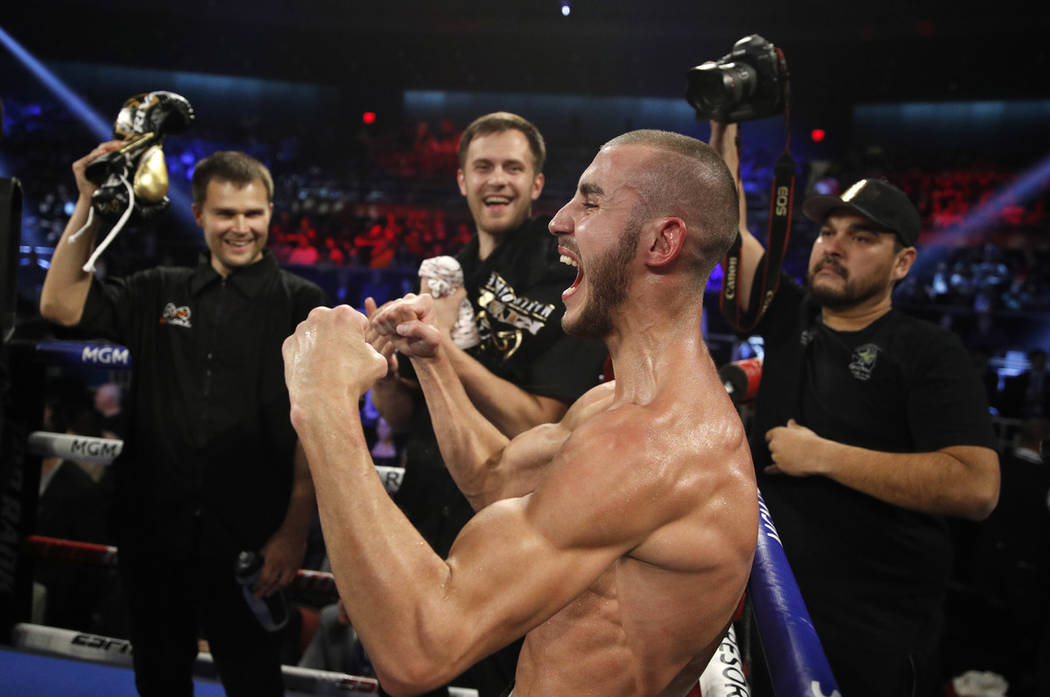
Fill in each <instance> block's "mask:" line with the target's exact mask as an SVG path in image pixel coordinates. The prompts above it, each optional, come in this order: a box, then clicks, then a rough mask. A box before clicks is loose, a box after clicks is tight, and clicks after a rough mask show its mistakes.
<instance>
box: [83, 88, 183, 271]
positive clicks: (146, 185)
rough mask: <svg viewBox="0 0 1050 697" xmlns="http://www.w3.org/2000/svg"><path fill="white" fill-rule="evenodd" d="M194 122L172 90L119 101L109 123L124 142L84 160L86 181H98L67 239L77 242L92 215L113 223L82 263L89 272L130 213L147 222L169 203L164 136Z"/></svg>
mask: <svg viewBox="0 0 1050 697" xmlns="http://www.w3.org/2000/svg"><path fill="white" fill-rule="evenodd" d="M193 120H194V113H193V107H192V106H191V105H190V103H189V101H187V100H186V98H185V97H183V96H181V95H178V94H175V93H174V92H144V93H143V94H137V95H135V96H134V97H131V98H130V99H128V100H127V101H126V102H124V106H123V107H121V109H120V113H118V114H117V119H116V121H115V122H114V123H113V135H114V136H115V137H116V138H118V139H120V140H123V141H124V144H123V145H121V146H120V147H119V148H117V149H116V150H112V151H110V152H107V153H106V154H105V155H102V156H101V157H98V158H96V159H94V160H92V161H91V162H89V163H88V165H87V168H86V169H85V171H84V174H85V176H86V177H87V179H88V181H90V182H92V183H94V184H96V185H98V189H96V190H95V193H94V194H93V195H92V196H91V208H90V209H89V210H88V220H87V223H86V224H85V225H84V227H82V228H81V229H80V230H78V231H77V232H76V233H74V234H73V235H71V236H70V238H69V240H70V241H71V242H72V241H74V240H76V239H77V238H78V237H79V236H80V235H81V233H83V232H84V231H85V230H87V229H88V227H90V225H91V223H92V222H93V220H94V216H95V215H96V214H97V215H98V216H99V217H101V218H103V219H105V220H108V221H115V222H114V225H113V227H112V229H111V230H110V231H109V234H107V235H106V237H105V239H104V240H103V241H102V243H101V244H99V245H98V246H97V247H96V248H95V251H94V252H93V253H92V254H91V257H90V258H89V259H88V260H87V263H85V264H84V267H83V268H84V271H89V272H90V271H94V269H95V261H97V260H98V258H99V256H101V254H102V252H103V251H104V250H105V249H106V247H108V246H109V245H110V243H111V242H112V241H113V240H114V239H115V238H116V236H117V234H118V233H119V232H120V231H121V230H122V229H123V228H124V225H125V224H126V223H127V222H128V219H129V218H130V217H131V215H132V214H133V213H137V214H138V216H139V218H140V219H142V220H148V219H150V218H152V217H153V216H155V215H157V214H159V213H161V212H163V211H165V210H167V209H168V207H169V206H170V205H171V202H170V201H169V200H168V195H167V194H168V167H167V163H166V162H165V161H164V150H163V149H162V148H163V143H164V137H165V136H166V135H169V134H171V133H182V132H183V131H185V130H187V129H189V127H190V124H192V123H193Z"/></svg>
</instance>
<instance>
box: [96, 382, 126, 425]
mask: <svg viewBox="0 0 1050 697" xmlns="http://www.w3.org/2000/svg"><path fill="white" fill-rule="evenodd" d="M123 399H124V389H123V388H122V387H121V386H120V385H118V384H116V383H115V382H107V383H104V384H102V385H99V386H98V387H97V388H96V389H95V400H94V401H95V411H97V412H98V413H99V415H101V416H102V436H103V437H104V438H123V437H124V434H125V432H126V428H125V422H126V421H127V415H126V414H124V413H123V411H122V402H123Z"/></svg>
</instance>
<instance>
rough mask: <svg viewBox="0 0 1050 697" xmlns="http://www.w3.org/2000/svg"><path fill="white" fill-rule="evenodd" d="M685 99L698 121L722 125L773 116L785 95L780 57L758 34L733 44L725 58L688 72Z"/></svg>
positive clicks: (784, 72)
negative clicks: (709, 121)
mask: <svg viewBox="0 0 1050 697" xmlns="http://www.w3.org/2000/svg"><path fill="white" fill-rule="evenodd" d="M688 77H689V87H688V90H687V91H686V99H687V100H688V101H689V103H690V104H691V105H692V106H693V108H694V109H696V116H697V118H699V119H712V120H714V121H722V122H724V123H734V122H738V121H749V120H752V119H761V118H765V117H767V116H773V115H774V114H777V113H778V112H781V111H783V110H784V104H785V102H786V101H787V93H788V79H787V78H788V71H787V61H786V60H785V59H784V54H783V52H782V51H780V50H779V49H778V48H777V47H775V46H774V45H773V44H771V43H769V42H768V41H766V40H765V39H763V38H762V37H761V36H759V35H758V34H751V35H750V36H745V37H744V38H742V39H740V40H739V41H737V42H736V43H735V44H733V50H732V52H730V53H729V55H726V56H723V57H722V58H720V59H718V60H717V61H707V62H706V63H702V64H700V65H698V66H696V67H695V68H693V69H691V70H690V71H689V75H688Z"/></svg>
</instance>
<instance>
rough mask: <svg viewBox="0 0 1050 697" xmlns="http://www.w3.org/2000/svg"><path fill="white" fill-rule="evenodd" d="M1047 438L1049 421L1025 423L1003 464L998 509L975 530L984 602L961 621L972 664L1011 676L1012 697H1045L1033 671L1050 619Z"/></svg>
mask: <svg viewBox="0 0 1050 697" xmlns="http://www.w3.org/2000/svg"><path fill="white" fill-rule="evenodd" d="M1048 436H1050V421H1047V420H1046V419H1027V420H1026V421H1025V423H1024V425H1023V426H1022V427H1021V430H1020V433H1019V438H1018V443H1017V445H1016V447H1014V448H1012V449H1011V450H1010V451H1009V452H1008V453H1006V454H1005V456H1004V457H1003V458H1002V460H1001V463H1000V464H1001V468H1002V483H1001V487H1000V492H999V505H998V507H997V508H996V509H995V511H994V512H993V513H992V515H991V516H989V517H988V519H987V520H985V521H984V522H982V523H981V524H980V525H979V526H978V527H977V534H976V539H975V541H974V544H973V549H972V553H971V555H970V558H969V560H968V561H969V575H970V577H971V578H972V583H973V586H974V589H975V590H976V591H977V594H978V597H979V598H980V601H981V603H983V604H986V605H985V606H984V607H973V606H971V607H970V608H968V610H970V611H971V612H970V613H968V614H967V616H966V617H965V618H964V619H963V621H964V622H969V623H970V627H969V629H970V631H971V632H972V633H973V635H974V636H973V637H972V638H971V640H972V641H974V642H975V643H976V645H975V646H973V647H972V651H973V656H972V658H971V660H972V661H975V664H973V665H971V666H970V667H972V668H979V669H981V670H993V671H995V672H997V673H1000V674H1002V675H1003V676H1005V677H1006V679H1007V680H1008V682H1009V684H1010V694H1011V695H1045V694H1047V693H1046V692H1045V689H1044V690H1043V691H1040V689H1039V688H1037V687H1036V676H1035V671H1036V666H1037V664H1038V663H1037V658H1036V652H1037V646H1038V643H1039V637H1040V632H1041V631H1042V630H1043V628H1044V627H1045V626H1046V623H1047V621H1048V619H1050V510H1048V508H1047V495H1048V493H1050V467H1048V466H1047V464H1046V463H1045V462H1043V460H1042V458H1041V457H1040V453H1039V444H1040V442H1041V441H1043V440H1045V439H1046V438H1047V437H1048ZM974 624H977V625H978V626H974ZM1043 687H1044V688H1045V687H1046V686H1043Z"/></svg>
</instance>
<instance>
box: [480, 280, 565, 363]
mask: <svg viewBox="0 0 1050 697" xmlns="http://www.w3.org/2000/svg"><path fill="white" fill-rule="evenodd" d="M478 306H479V307H480V308H481V310H480V311H479V312H478V314H477V317H476V318H475V319H476V320H477V323H478V334H479V335H480V338H481V344H482V347H483V348H485V349H495V350H496V351H498V352H499V353H501V354H502V355H503V359H504V360H506V359H507V358H510V357H511V356H512V355H514V353H515V352H516V351H517V350H518V348H520V347H521V342H522V338H523V332H528V333H529V334H532V335H533V336H535V335H536V334H538V333H539V332H540V330H541V329H543V328H544V327H545V326H547V320H548V319H550V316H551V315H552V314H553V313H554V310H555V309H556V308H555V306H554V305H552V304H550V303H541V302H538V301H536V300H530V299H529V298H523V297H519V296H518V294H517V292H516V291H515V290H514V288H513V286H511V285H510V284H509V283H507V281H506V279H504V278H503V277H502V276H500V275H499V274H498V273H496V272H492V274H490V275H489V278H488V280H487V281H485V283H483V284H481V287H480V288H479V293H478ZM497 322H498V323H499V324H501V325H506V326H510V327H513V329H497V328H496V327H494V326H493V324H494V323H497Z"/></svg>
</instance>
